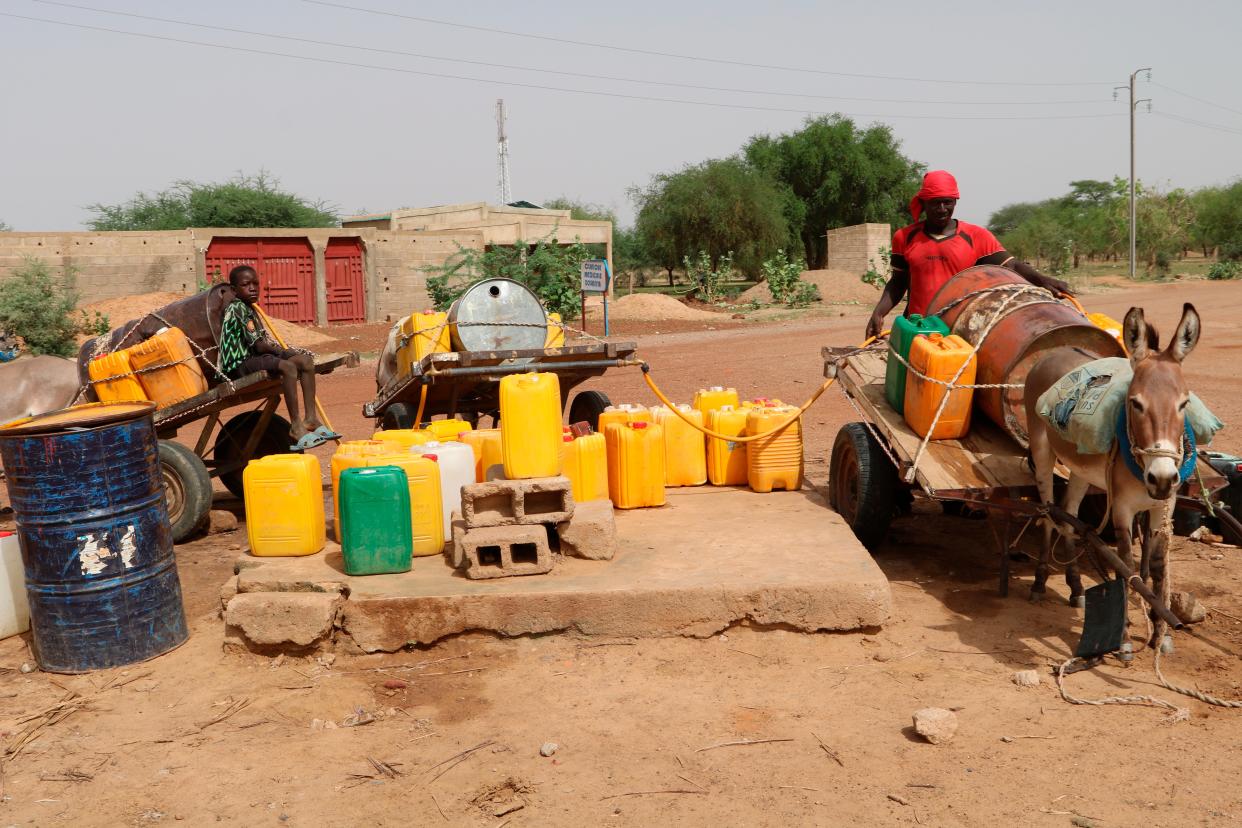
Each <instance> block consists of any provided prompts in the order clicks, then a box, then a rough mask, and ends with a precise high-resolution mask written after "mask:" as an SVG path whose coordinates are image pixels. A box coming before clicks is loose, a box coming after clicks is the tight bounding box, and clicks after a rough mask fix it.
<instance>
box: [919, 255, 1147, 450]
mask: <svg viewBox="0 0 1242 828" xmlns="http://www.w3.org/2000/svg"><path fill="white" fill-rule="evenodd" d="M1008 285H1029V283H1028V282H1027V281H1026V280H1025V279H1023V278H1022V277H1021V276H1019V275H1018V274H1017V273H1014V272H1013V271H1012V270H1009V269H1008V268H1004V267H1000V266H998V265H977V266H975V267H971V268H967V269H966V270H963V271H962V272H961V273H959V274H957V275H956V276H954V277H953V278H952V279H950V280H949V281H948V282H946V283H945V284H944V286H943V287H941V288H940V290H939V291H937V292H936V295H935V296H933V297H932V300H931V302H930V303H929V304H928V306H927V311H926V312H927V314H928V315H935V316H939V317H940V318H941V319H942V320H944V323H945V324H946V325H948V326H949V327H950V328H951V329H952V330H953V333H955V334H957V335H958V336H960V337H962V338H963V339H965V340H966V341H967V342H969V343H970V344H972V345H974V344H976V343H978V341H979V338H980V337H981V336H982V335H983V332H984V331H985V330H986V329H987V326H988V325H989V324H990V323H991V322H992V320H993V319H994V318H995V317H996V315H997V312H998V311H999V312H1000V316H1001V318H1000V321H998V322H997V323H996V325H995V327H993V328H992V330H991V333H989V334H988V335H987V339H985V340H983V346H982V347H981V348H979V368H978V371H977V373H976V377H975V382H977V383H979V384H980V385H987V384H990V383H1025V382H1026V377H1027V374H1029V373H1030V372H1031V368H1033V367H1034V366H1035V364H1036V363H1037V362H1039V360H1040V359H1042V358H1043V356H1044V354H1045V353H1046V352H1047V351H1050V350H1052V349H1053V348H1062V347H1072V348H1078V349H1080V350H1082V351H1084V352H1086V353H1088V354H1090V355H1092V356H1095V357H1117V356H1125V352H1124V351H1123V350H1122V348H1121V345H1120V344H1119V343H1118V342H1117V340H1116V339H1114V338H1113V337H1112V335H1110V334H1109V333H1107V332H1106V331H1104V330H1102V329H1100V328H1097V327H1096V326H1095V325H1093V324H1091V322H1090V321H1089V320H1088V319H1087V318H1086V317H1085V316H1083V315H1082V314H1081V313H1079V312H1078V310H1077V309H1075V308H1073V307H1071V306H1070V305H1067V304H1065V303H1063V302H1058V301H1055V300H1053V299H1052V298H1051V297H1049V296H1047V295H1046V294H1040V293H1034V292H1032V293H1023V294H1020V295H1019V296H1018V297H1016V298H1014V297H1013V292H1012V291H1010V290H1005V289H1002V290H995V291H988V288H997V287H1004V286H1008ZM979 291H984V292H982V293H980V292H979ZM1010 300H1012V301H1010ZM1006 302H1008V304H1005V303H1006ZM1002 305H1003V306H1004V309H1003V310H1001V307H1002ZM975 400H976V402H977V403H978V405H979V408H980V409H982V410H983V413H984V414H986V415H987V416H988V418H989V419H991V420H992V422H994V423H996V424H997V425H999V426H1000V427H1001V428H1003V429H1004V430H1005V431H1007V432H1009V434H1010V435H1011V436H1012V437H1013V438H1014V439H1015V440H1017V441H1018V442H1019V443H1021V444H1022V445H1023V446H1025V445H1026V444H1027V442H1028V436H1027V427H1026V407H1025V405H1024V404H1023V389H1022V388H980V389H977V390H976V392H975Z"/></svg>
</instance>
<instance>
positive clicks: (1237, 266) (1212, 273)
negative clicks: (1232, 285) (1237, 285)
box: [1207, 261, 1242, 281]
mask: <svg viewBox="0 0 1242 828" xmlns="http://www.w3.org/2000/svg"><path fill="white" fill-rule="evenodd" d="M1239 276H1242V262H1238V261H1226V262H1213V263H1212V265H1211V266H1210V267H1209V268H1208V269H1207V277H1208V278H1209V279H1212V280H1214V281H1224V280H1227V279H1236V278H1238V277H1239Z"/></svg>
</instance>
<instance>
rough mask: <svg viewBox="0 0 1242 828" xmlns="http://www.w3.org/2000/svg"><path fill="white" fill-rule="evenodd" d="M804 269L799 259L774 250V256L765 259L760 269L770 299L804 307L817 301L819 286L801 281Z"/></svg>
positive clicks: (795, 306)
mask: <svg viewBox="0 0 1242 828" xmlns="http://www.w3.org/2000/svg"><path fill="white" fill-rule="evenodd" d="M805 269H806V268H805V267H804V266H803V262H802V260H801V259H791V258H789V255H788V254H787V253H786V252H785V251H784V250H778V251H776V255H775V256H773V257H772V258H770V259H768V260H767V261H765V262H764V263H763V264H762V265H761V266H760V270H761V271H762V272H763V278H764V280H765V281H766V282H767V283H768V290H769V291H771V293H772V301H773V302H779V303H781V304H783V305H788V306H789V307H791V308H804V307H806V306H807V305H809V304H811V303H812V302H818V301H819V299H820V296H819V288H818V287H816V286H815V285H812V284H809V283H807V282H804V281H802V271H803V270H805Z"/></svg>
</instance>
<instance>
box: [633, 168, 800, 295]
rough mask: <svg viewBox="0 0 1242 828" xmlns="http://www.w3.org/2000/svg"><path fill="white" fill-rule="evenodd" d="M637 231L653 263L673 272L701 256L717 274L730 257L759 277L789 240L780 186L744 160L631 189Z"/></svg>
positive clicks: (673, 175) (669, 175)
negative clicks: (689, 258) (764, 265)
mask: <svg viewBox="0 0 1242 828" xmlns="http://www.w3.org/2000/svg"><path fill="white" fill-rule="evenodd" d="M630 197H631V198H633V199H634V203H635V206H636V207H637V208H638V219H637V223H636V229H637V231H638V235H639V237H640V239H641V240H642V241H641V243H642V245H643V246H644V247H645V249H646V252H647V254H648V255H649V256H650V258H651V261H653V262H654V263H655V264H658V265H659V266H660V267H663V268H664V269H666V270H667V271H668V277H669V284H670V285H672V284H673V270H674V268H677V267H680V266H681V264H682V261H683V260H684V259H685V258H686V257H687V256H690V255H697V254H698V253H699V252H700V251H702V252H704V253H706V254H707V256H708V257H709V259H710V261H711V266H712V268H713V270H714V269H715V268H717V267H718V266H719V264H720V261H721V259H722V258H723V257H725V256H726V255H728V254H730V253H732V254H733V263H734V264H735V265H736V266H737V267H738V268H739V269H740V270H742V272H744V273H746V274H748V275H752V276H753V275H756V274H757V273H758V272H759V267H760V265H761V264H762V263H763V260H764V259H766V258H767V257H768V256H770V255H771V254H772V253H774V252H775V251H776V250H778V249H780V248H781V247H782V246H783V245H784V244H786V242H787V241H788V239H789V234H790V227H789V222H788V220H787V219H786V213H785V209H786V204H785V202H784V199H783V198H782V195H781V192H780V190H779V189H778V187H777V185H776V184H775V183H774V182H773V181H771V180H770V179H769V178H768V177H767V176H765V175H764V174H763V173H761V172H760V171H758V170H756V169H754V168H753V167H751V166H750V165H748V164H747V163H746V162H745V161H743V160H742V159H740V158H725V159H719V160H713V161H705V162H703V163H702V164H696V165H694V166H690V167H686V168H685V169H682V170H681V171H679V172H675V173H663V174H660V175H657V176H655V177H654V178H652V180H651V183H650V184H648V185H647V187H645V188H643V189H638V188H632V189H631V190H630Z"/></svg>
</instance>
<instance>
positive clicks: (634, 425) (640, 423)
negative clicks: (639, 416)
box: [626, 421, 648, 428]
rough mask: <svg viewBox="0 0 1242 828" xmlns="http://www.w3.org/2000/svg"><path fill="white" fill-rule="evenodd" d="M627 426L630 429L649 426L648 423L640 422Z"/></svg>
mask: <svg viewBox="0 0 1242 828" xmlns="http://www.w3.org/2000/svg"><path fill="white" fill-rule="evenodd" d="M626 425H628V426H629V427H630V428H646V427H647V425H648V424H647V423H646V422H642V421H639V422H637V423H626Z"/></svg>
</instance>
